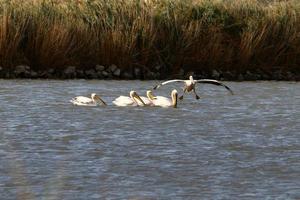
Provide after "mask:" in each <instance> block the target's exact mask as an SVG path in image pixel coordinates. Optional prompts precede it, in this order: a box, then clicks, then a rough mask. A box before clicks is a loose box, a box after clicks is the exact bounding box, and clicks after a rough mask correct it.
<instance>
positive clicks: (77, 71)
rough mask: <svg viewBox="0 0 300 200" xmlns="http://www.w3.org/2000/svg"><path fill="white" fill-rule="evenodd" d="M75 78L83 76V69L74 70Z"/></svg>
mask: <svg viewBox="0 0 300 200" xmlns="http://www.w3.org/2000/svg"><path fill="white" fill-rule="evenodd" d="M76 78H85V74H84V71H83V70H76Z"/></svg>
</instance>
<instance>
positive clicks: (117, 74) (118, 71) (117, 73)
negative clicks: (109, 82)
mask: <svg viewBox="0 0 300 200" xmlns="http://www.w3.org/2000/svg"><path fill="white" fill-rule="evenodd" d="M113 75H114V76H116V77H120V75H121V70H120V69H116V71H114V73H113Z"/></svg>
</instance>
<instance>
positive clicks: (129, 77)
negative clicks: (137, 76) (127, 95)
mask: <svg viewBox="0 0 300 200" xmlns="http://www.w3.org/2000/svg"><path fill="white" fill-rule="evenodd" d="M122 77H123V78H125V79H133V75H132V74H131V73H129V72H124V73H123V75H122Z"/></svg>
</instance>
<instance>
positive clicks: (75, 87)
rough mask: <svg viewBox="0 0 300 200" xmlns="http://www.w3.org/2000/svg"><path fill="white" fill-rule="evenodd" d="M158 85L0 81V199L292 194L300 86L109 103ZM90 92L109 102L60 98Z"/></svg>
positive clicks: (206, 90) (297, 192)
mask: <svg viewBox="0 0 300 200" xmlns="http://www.w3.org/2000/svg"><path fill="white" fill-rule="evenodd" d="M156 83H157V82H155V81H144V82H141V81H84V80H76V81H42V80H37V81H33V80H32V81H30V80H0V103H1V106H0V113H1V115H0V194H1V199H72V200H73V199H135V200H137V199H284V200H285V199H300V132H299V130H300V123H299V122H300V83H294V82H242V83H237V82H227V83H226V84H228V85H229V86H230V87H231V88H232V89H233V90H234V91H235V93H236V94H235V95H233V96H231V95H229V94H228V92H227V91H226V90H224V89H223V88H221V87H217V86H210V85H201V86H199V85H198V88H197V90H198V93H199V95H200V96H201V97H202V99H200V100H199V101H197V100H195V99H194V98H193V96H192V95H188V96H186V97H185V99H184V100H183V101H182V102H180V103H179V105H178V108H177V109H173V108H169V109H168V108H154V107H147V108H141V107H135V108H133V107H130V108H118V107H115V106H113V105H112V104H111V101H112V100H113V99H114V98H116V97H117V96H119V95H121V94H123V95H126V94H128V92H129V90H130V89H135V90H136V91H138V93H140V94H143V95H144V93H145V91H146V90H147V89H148V88H151V87H152V86H153V85H155V84H156ZM175 86H176V88H178V89H180V87H181V85H180V84H179V85H168V86H165V87H163V88H161V89H159V90H157V91H155V94H160V95H164V96H166V95H169V93H170V91H171V89H172V88H173V87H175ZM92 92H96V93H98V94H100V95H101V96H102V97H103V99H104V100H105V101H107V102H108V103H109V104H110V106H108V107H75V106H73V105H71V104H70V103H69V102H68V101H69V100H70V99H71V98H72V97H74V96H77V95H89V94H90V93H92Z"/></svg>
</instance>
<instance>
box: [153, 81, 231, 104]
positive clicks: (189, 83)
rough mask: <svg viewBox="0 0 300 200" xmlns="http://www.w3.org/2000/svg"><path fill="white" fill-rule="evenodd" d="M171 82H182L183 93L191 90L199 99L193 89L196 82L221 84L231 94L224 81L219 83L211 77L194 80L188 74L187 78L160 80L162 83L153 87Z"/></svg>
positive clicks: (197, 97) (156, 87) (181, 97)
mask: <svg viewBox="0 0 300 200" xmlns="http://www.w3.org/2000/svg"><path fill="white" fill-rule="evenodd" d="M173 82H184V88H183V95H184V94H185V93H186V92H191V91H193V92H194V94H195V96H196V99H200V97H199V96H198V95H197V93H196V91H195V85H196V83H208V84H213V85H218V86H223V87H225V88H226V89H227V90H229V92H230V93H231V94H232V95H233V91H232V90H231V89H230V88H229V87H228V86H227V85H225V84H224V83H221V82H220V81H217V80H213V79H199V80H194V79H193V76H190V77H189V80H180V79H174V80H169V81H165V82H162V83H160V84H158V85H156V86H155V87H154V88H153V89H154V90H155V89H158V88H160V87H161V86H163V85H166V84H168V83H173ZM183 95H182V96H180V97H179V99H180V100H182V99H183Z"/></svg>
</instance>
